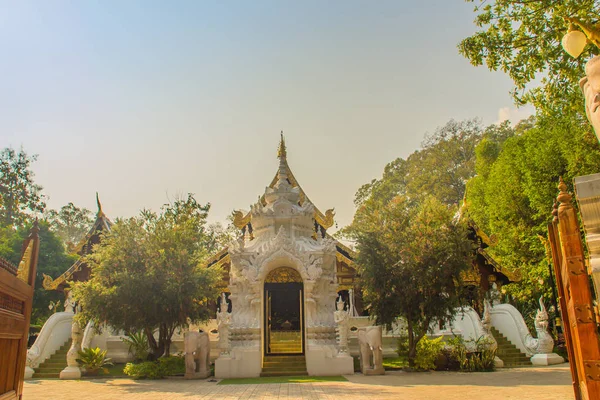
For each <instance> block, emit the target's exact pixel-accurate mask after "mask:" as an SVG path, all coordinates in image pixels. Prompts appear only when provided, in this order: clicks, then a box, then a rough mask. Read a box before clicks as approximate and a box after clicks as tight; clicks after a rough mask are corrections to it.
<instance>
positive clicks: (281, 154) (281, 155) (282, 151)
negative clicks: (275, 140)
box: [277, 130, 287, 160]
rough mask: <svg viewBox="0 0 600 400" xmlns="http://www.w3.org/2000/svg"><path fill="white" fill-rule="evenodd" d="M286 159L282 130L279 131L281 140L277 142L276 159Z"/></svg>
mask: <svg viewBox="0 0 600 400" xmlns="http://www.w3.org/2000/svg"><path fill="white" fill-rule="evenodd" d="M286 157H287V150H286V148H285V139H284V137H283V130H282V131H281V139H280V140H279V149H278V150H277V158H279V159H284V160H285V158H286Z"/></svg>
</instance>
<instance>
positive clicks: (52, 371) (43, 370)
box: [33, 340, 71, 378]
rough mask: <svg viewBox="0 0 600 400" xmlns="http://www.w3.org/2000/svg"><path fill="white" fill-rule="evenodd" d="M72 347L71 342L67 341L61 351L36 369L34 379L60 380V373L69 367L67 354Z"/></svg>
mask: <svg viewBox="0 0 600 400" xmlns="http://www.w3.org/2000/svg"><path fill="white" fill-rule="evenodd" d="M70 347H71V340H67V341H66V342H65V344H63V345H62V346H61V347H60V349H58V350H57V351H56V352H55V353H54V354H52V355H51V356H50V357H49V358H48V359H47V360H46V361H44V362H43V363H41V364H40V365H39V366H38V367H37V368H34V369H33V371H34V373H33V378H58V376H59V375H60V371H62V370H63V369H65V367H66V366H67V352H68V351H69V348H70Z"/></svg>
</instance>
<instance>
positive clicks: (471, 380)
mask: <svg viewBox="0 0 600 400" xmlns="http://www.w3.org/2000/svg"><path fill="white" fill-rule="evenodd" d="M347 378H348V380H349V382H319V383H292V384H289V383H286V384H261V385H217V384H216V383H214V382H208V381H188V380H183V379H164V380H159V381H134V380H131V379H108V380H107V379H96V380H82V381H60V380H37V381H27V382H25V392H24V399H25V400H34V399H60V400H109V399H111V400H112V399H117V400H142V399H143V400H159V399H161V400H162V399H165V400H166V399H169V400H172V399H173V400H177V399H190V400H191V399H203V400H207V399H219V400H225V399H227V400H229V399H311V400H313V399H328V400H355V399H356V400H359V399H361V400H363V399H368V400H376V399H410V400H417V399H423V400H425V399H450V400H452V399H460V400H465V399H468V398H483V399H486V400H496V399H498V400H500V399H502V400H505V399H518V400H535V399H540V400H541V399H544V400H555V399H556V400H559V399H560V400H564V399H572V398H573V390H572V387H571V375H570V372H569V368H568V364H562V365H559V366H552V367H538V368H514V369H508V370H499V371H497V372H488V373H485V372H483V373H459V372H424V373H406V372H389V373H388V374H386V375H385V376H362V375H360V374H357V375H351V376H347Z"/></svg>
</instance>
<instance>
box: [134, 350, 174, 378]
mask: <svg viewBox="0 0 600 400" xmlns="http://www.w3.org/2000/svg"><path fill="white" fill-rule="evenodd" d="M123 372H124V373H125V374H127V375H129V376H131V377H133V378H134V379H161V378H164V377H165V376H171V375H181V374H183V373H185V359H184V358H183V357H180V356H169V357H161V358H159V359H158V360H156V361H145V362H141V363H138V364H135V363H127V365H125V368H124V369H123Z"/></svg>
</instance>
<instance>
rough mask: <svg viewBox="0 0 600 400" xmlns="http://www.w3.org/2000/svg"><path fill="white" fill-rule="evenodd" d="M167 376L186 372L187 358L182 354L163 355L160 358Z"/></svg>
mask: <svg viewBox="0 0 600 400" xmlns="http://www.w3.org/2000/svg"><path fill="white" fill-rule="evenodd" d="M158 363H159V365H160V368H161V370H162V371H163V373H164V375H165V376H172V375H182V374H185V358H183V357H180V356H169V357H161V358H159V359H158Z"/></svg>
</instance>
